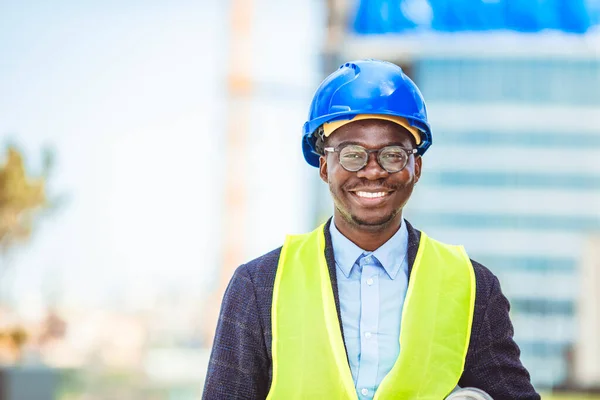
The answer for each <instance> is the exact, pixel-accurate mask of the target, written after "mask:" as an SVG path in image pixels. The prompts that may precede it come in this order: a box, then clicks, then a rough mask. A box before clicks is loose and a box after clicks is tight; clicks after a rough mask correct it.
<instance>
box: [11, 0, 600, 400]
mask: <svg viewBox="0 0 600 400" xmlns="http://www.w3.org/2000/svg"><path fill="white" fill-rule="evenodd" d="M599 25H600V0H286V1H276V0H230V1H218V0H200V1H191V0H173V1H170V2H163V1H157V0H144V1H142V0H128V1H113V0H108V1H104V2H81V1H74V0H56V1H53V2H46V1H41V0H23V1H10V0H0V400H8V399H10V400H15V399H19V400H20V399H40V400H45V399H59V400H76V399H77V400H80V399H81V400H96V399H169V400H171V399H178V400H179V399H198V398H200V396H201V393H202V385H203V380H204V377H205V374H206V368H207V363H208V357H209V353H210V346H211V341H212V336H213V334H214V328H215V324H216V322H215V321H216V318H217V314H218V311H219V306H220V301H221V298H222V295H223V291H224V288H225V287H226V285H227V282H228V281H229V278H230V277H231V275H232V273H233V271H234V270H235V268H236V267H237V266H238V265H239V264H241V263H243V262H244V261H247V260H249V259H251V258H254V257H257V256H259V255H261V254H263V253H265V252H267V251H269V250H271V249H273V248H276V247H278V246H280V245H281V244H282V242H283V238H284V235H285V234H288V233H299V232H306V231H309V230H311V229H312V228H313V227H315V226H316V225H317V224H318V223H320V222H322V221H324V220H325V219H326V218H327V217H328V216H329V215H330V214H331V205H330V200H329V197H328V196H329V195H328V190H327V187H326V186H325V184H323V183H322V182H321V181H320V180H319V179H318V176H317V171H316V169H313V168H311V167H309V166H308V165H307V164H306V163H305V162H304V160H303V158H302V154H301V150H300V138H301V133H300V132H301V127H302V124H303V123H304V121H305V118H306V115H307V111H308V106H309V103H310V100H311V96H312V94H313V92H314V90H315V89H316V87H317V85H318V84H319V82H320V81H321V80H322V79H323V78H324V77H325V76H326V75H327V74H329V73H330V72H332V71H333V70H335V69H336V68H337V66H338V65H339V64H341V63H342V62H345V61H348V60H351V59H357V58H380V59H386V60H389V61H392V62H395V63H397V64H399V65H401V66H402V67H403V68H404V70H405V71H406V72H407V73H408V74H409V75H410V76H411V77H412V78H413V79H414V80H415V81H416V82H417V84H418V85H419V87H420V88H421V90H422V92H423V94H424V96H425V98H426V100H427V104H428V108H429V115H430V121H431V124H432V128H433V135H434V146H433V147H432V148H431V149H430V150H429V152H428V153H427V155H426V157H425V158H424V172H423V179H422V180H421V183H420V184H419V187H418V188H417V190H416V192H415V194H414V197H413V199H412V200H411V202H410V204H409V207H408V209H407V210H406V217H407V218H408V219H409V220H410V221H411V222H412V223H413V224H414V225H415V226H416V227H418V228H420V229H422V230H424V231H426V232H427V233H428V234H430V235H431V236H434V237H436V238H437V239H439V240H442V241H447V242H451V243H461V244H464V245H465V246H466V248H467V250H468V251H469V253H470V255H471V256H472V257H473V258H475V259H477V260H478V261H480V262H482V263H483V264H485V265H486V266H488V267H489V268H490V269H491V270H492V271H493V272H494V273H495V274H496V275H498V277H499V278H500V281H501V284H502V288H503V291H504V293H505V294H506V295H507V296H508V298H509V299H510V301H511V304H512V310H511V316H512V320H513V322H514V325H515V331H516V334H515V339H516V340H517V342H518V344H519V345H520V347H521V350H522V361H523V362H524V364H525V365H526V367H527V368H528V369H529V371H530V372H531V376H532V380H533V382H534V384H535V386H536V387H537V388H538V390H539V391H541V392H543V393H545V394H548V395H547V396H544V398H548V399H552V398H555V399H579V398H581V399H584V398H588V399H600V396H599V395H597V394H598V393H600V390H599V389H600V27H599ZM551 393H552V394H551ZM594 393H596V395H595V394H594Z"/></svg>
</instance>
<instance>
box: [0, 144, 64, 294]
mask: <svg viewBox="0 0 600 400" xmlns="http://www.w3.org/2000/svg"><path fill="white" fill-rule="evenodd" d="M43 157H44V160H43V161H44V162H43V169H42V172H41V173H40V175H39V176H36V177H32V176H29V175H28V173H27V169H26V168H25V163H24V161H23V156H22V154H21V153H20V152H19V150H17V148H16V147H15V146H12V145H9V146H7V147H6V150H5V155H4V157H3V158H4V160H3V161H4V162H3V164H0V282H3V281H5V279H3V278H5V277H6V274H7V272H8V269H9V268H8V265H7V262H6V255H7V254H8V252H9V251H10V250H11V249H12V248H13V247H15V246H16V245H18V244H20V243H24V242H26V241H27V240H28V239H29V238H30V237H31V233H32V230H33V227H34V225H35V222H36V221H37V219H39V217H40V216H41V214H42V211H43V210H45V209H48V208H49V207H50V202H49V201H48V198H47V196H46V180H47V177H48V173H49V171H50V169H51V166H52V161H53V156H52V152H51V151H50V150H45V151H44V152H43ZM0 159H1V158H0Z"/></svg>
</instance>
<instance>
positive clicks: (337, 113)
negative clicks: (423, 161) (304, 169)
mask: <svg viewBox="0 0 600 400" xmlns="http://www.w3.org/2000/svg"><path fill="white" fill-rule="evenodd" d="M358 114H380V115H393V116H398V117H403V118H406V120H407V121H408V122H409V123H410V124H411V126H414V127H416V128H417V129H419V131H420V132H421V143H419V145H418V146H417V150H418V154H420V155H423V154H424V153H425V151H427V149H428V148H429V146H431V142H432V137H431V129H430V127H429V122H428V121H427V109H426V107H425V100H424V99H423V95H422V94H421V92H420V91H419V88H418V87H417V85H415V83H414V82H413V81H412V80H411V79H410V78H409V77H408V76H407V75H406V74H405V73H404V72H403V71H402V68H400V67H399V66H397V65H395V64H392V63H390V62H387V61H380V60H358V61H352V62H347V63H345V64H343V65H342V66H340V68H339V69H338V70H337V71H335V72H334V73H332V74H331V75H329V76H328V77H327V78H325V80H324V81H323V82H322V83H321V85H320V86H319V87H318V88H317V91H316V92H315V94H314V96H313V100H312V103H311V105H310V110H309V113H308V121H306V123H305V124H304V127H303V129H302V131H303V137H302V151H303V152H304V159H305V160H306V161H307V162H308V163H309V164H310V165H312V166H314V167H318V166H319V154H317V153H316V151H315V142H316V137H315V135H314V132H315V130H317V128H319V127H320V126H321V125H323V124H324V123H326V122H331V121H336V120H340V119H352V118H354V117H355V116H356V115H358Z"/></svg>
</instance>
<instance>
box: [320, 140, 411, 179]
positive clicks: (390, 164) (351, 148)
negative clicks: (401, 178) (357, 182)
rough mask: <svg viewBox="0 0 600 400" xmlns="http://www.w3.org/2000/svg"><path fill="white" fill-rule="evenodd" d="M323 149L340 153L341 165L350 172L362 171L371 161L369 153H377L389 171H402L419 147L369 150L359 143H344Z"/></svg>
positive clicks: (382, 164) (379, 161)
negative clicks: (336, 146)
mask: <svg viewBox="0 0 600 400" xmlns="http://www.w3.org/2000/svg"><path fill="white" fill-rule="evenodd" d="M323 150H324V151H325V152H326V153H340V156H339V157H340V164H341V166H342V167H343V168H344V169H345V170H346V171H350V172H356V171H360V170H361V169H362V168H364V166H365V165H367V163H368V162H369V154H371V153H377V162H378V163H379V165H380V166H381V168H383V169H385V170H386V171H387V172H389V173H394V172H399V171H402V170H403V169H404V167H406V164H407V163H408V157H409V156H410V155H411V154H415V153H416V152H417V149H405V148H404V147H400V146H385V147H382V148H381V149H375V150H367V149H365V148H364V147H362V146H359V145H357V144H347V145H344V144H342V145H341V146H339V147H338V148H335V147H325V148H324V149H323Z"/></svg>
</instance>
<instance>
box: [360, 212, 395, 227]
mask: <svg viewBox="0 0 600 400" xmlns="http://www.w3.org/2000/svg"><path fill="white" fill-rule="evenodd" d="M396 215H397V213H396V214H394V213H393V214H389V215H385V216H372V217H368V216H362V215H352V223H353V224H354V225H356V226H357V227H359V228H361V229H364V230H368V231H377V230H380V229H383V228H387V227H388V226H390V225H391V224H393V223H394V222H395V217H396Z"/></svg>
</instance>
